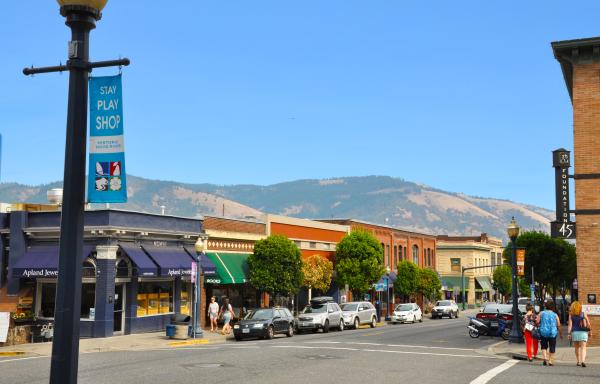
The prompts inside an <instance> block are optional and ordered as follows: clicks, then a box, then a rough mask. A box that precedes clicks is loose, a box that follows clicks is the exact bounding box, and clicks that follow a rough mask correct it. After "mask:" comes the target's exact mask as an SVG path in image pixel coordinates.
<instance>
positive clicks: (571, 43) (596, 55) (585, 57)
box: [551, 37, 600, 103]
mask: <svg viewBox="0 0 600 384" xmlns="http://www.w3.org/2000/svg"><path fill="white" fill-rule="evenodd" d="M551 45H552V51H553V52H554V58H555V59H556V60H558V62H559V63H560V68H561V70H562V73H563V77H564V79H565V85H566V86H567V90H568V91H569V97H570V98H571V103H572V102H573V66H574V65H578V64H590V63H594V62H598V61H600V37H590V38H585V39H575V40H563V41H555V42H553V43H551Z"/></svg>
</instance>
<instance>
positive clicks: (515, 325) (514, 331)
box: [506, 216, 523, 343]
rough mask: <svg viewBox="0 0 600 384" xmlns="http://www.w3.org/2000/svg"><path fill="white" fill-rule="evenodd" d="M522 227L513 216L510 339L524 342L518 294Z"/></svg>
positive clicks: (508, 230) (514, 341)
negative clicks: (518, 255) (519, 241)
mask: <svg viewBox="0 0 600 384" xmlns="http://www.w3.org/2000/svg"><path fill="white" fill-rule="evenodd" d="M520 230H521V229H520V228H519V226H518V225H517V222H516V221H515V217H514V216H513V218H512V220H511V222H510V224H509V225H508V228H506V232H507V233H508V237H509V238H510V241H511V243H512V258H511V266H512V302H513V308H512V316H513V320H512V328H511V330H510V336H509V337H508V340H509V341H510V342H511V343H522V342H523V335H522V334H521V327H520V324H519V303H518V301H519V298H518V295H517V237H519V231H520Z"/></svg>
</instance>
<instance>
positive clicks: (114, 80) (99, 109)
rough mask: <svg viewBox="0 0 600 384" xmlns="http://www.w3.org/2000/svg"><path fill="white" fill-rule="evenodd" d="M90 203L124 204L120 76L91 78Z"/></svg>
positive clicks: (123, 152)
mask: <svg viewBox="0 0 600 384" xmlns="http://www.w3.org/2000/svg"><path fill="white" fill-rule="evenodd" d="M89 85H90V158H89V163H90V168H89V173H88V201H89V202H90V203H125V202H126V201H127V184H126V179H125V147H124V145H123V98H122V93H121V88H122V87H121V75H117V76H102V77H92V78H90V84H89Z"/></svg>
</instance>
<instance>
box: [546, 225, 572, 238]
mask: <svg viewBox="0 0 600 384" xmlns="http://www.w3.org/2000/svg"><path fill="white" fill-rule="evenodd" d="M550 236H552V237H554V238H559V239H575V238H576V236H577V225H576V224H575V223H574V222H572V221H553V222H551V223H550Z"/></svg>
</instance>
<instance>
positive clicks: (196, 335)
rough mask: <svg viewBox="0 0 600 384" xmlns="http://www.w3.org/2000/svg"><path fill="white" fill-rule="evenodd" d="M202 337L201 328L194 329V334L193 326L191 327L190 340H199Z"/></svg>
mask: <svg viewBox="0 0 600 384" xmlns="http://www.w3.org/2000/svg"><path fill="white" fill-rule="evenodd" d="M203 336H204V333H203V332H202V328H199V327H198V328H196V332H193V326H192V338H193V339H200V338H201V337H203Z"/></svg>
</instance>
